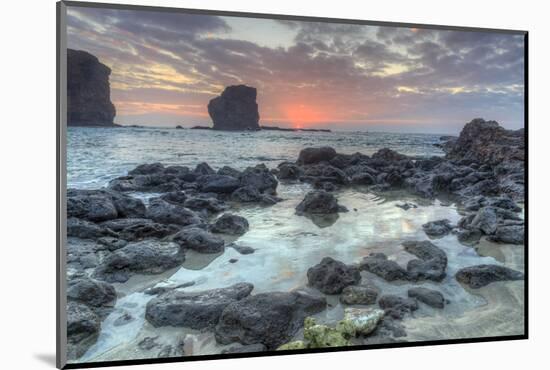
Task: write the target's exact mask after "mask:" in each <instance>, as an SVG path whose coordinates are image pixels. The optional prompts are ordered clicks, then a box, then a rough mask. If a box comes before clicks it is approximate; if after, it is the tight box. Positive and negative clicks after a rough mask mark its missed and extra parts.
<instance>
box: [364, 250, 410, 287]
mask: <svg viewBox="0 0 550 370" xmlns="http://www.w3.org/2000/svg"><path fill="white" fill-rule="evenodd" d="M359 268H360V269H361V270H365V271H368V272H370V273H373V274H375V275H377V276H379V277H381V278H382V279H384V280H386V281H395V280H409V273H408V272H407V270H405V269H404V268H402V267H401V266H399V265H398V264H397V262H395V261H392V260H389V259H388V257H387V256H386V255H385V254H384V253H371V254H369V255H368V256H367V257H365V258H363V261H361V263H360V264H359Z"/></svg>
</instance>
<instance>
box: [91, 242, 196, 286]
mask: <svg viewBox="0 0 550 370" xmlns="http://www.w3.org/2000/svg"><path fill="white" fill-rule="evenodd" d="M184 260H185V255H184V253H183V252H182V251H180V247H179V245H177V244H176V243H168V242H159V241H155V240H143V241H140V242H134V243H128V244H127V245H126V246H124V247H122V248H120V249H118V250H116V251H114V252H113V253H111V254H109V255H108V256H107V257H106V258H105V260H104V261H103V263H102V264H101V266H99V267H98V268H97V269H96V270H95V273H94V276H95V277H96V278H98V279H101V280H105V281H108V282H121V283H123V282H125V281H127V280H128V279H129V278H130V276H131V275H132V274H134V273H140V274H159V273H161V272H164V271H166V270H168V269H171V268H174V267H176V266H179V265H180V264H181V263H182V262H183V261H184Z"/></svg>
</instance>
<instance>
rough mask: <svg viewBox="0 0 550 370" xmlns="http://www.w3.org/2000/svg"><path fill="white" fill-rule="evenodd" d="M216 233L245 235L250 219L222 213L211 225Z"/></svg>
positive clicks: (211, 228) (211, 229)
mask: <svg viewBox="0 0 550 370" xmlns="http://www.w3.org/2000/svg"><path fill="white" fill-rule="evenodd" d="M210 231H212V232H214V233H221V234H229V235H243V234H244V233H246V232H247V231H248V221H247V220H246V218H244V217H241V216H237V215H232V214H229V213H225V214H223V215H221V216H220V217H219V218H218V219H216V221H215V222H214V224H213V225H212V226H211V227H210Z"/></svg>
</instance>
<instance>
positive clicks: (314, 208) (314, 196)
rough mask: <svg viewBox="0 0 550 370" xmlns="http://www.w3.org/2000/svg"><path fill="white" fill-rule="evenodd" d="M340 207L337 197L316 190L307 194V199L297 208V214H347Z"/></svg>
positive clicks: (342, 207) (343, 208)
mask: <svg viewBox="0 0 550 370" xmlns="http://www.w3.org/2000/svg"><path fill="white" fill-rule="evenodd" d="M346 211H347V209H346V207H344V206H340V205H339V204H338V201H337V199H336V197H335V196H334V195H332V194H330V193H328V192H326V191H324V190H314V191H310V192H309V193H307V194H306V196H305V198H304V199H303V200H302V201H301V202H300V204H298V205H297V206H296V214H298V215H303V214H332V213H338V212H346Z"/></svg>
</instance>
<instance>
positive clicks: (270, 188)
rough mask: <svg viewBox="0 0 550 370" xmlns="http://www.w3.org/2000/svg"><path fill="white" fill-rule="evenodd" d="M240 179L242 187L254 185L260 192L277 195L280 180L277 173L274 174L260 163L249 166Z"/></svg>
mask: <svg viewBox="0 0 550 370" xmlns="http://www.w3.org/2000/svg"><path fill="white" fill-rule="evenodd" d="M239 180H240V187H249V186H250V187H253V188H255V189H257V190H258V191H259V192H260V193H265V194H271V195H275V194H276V190H277V186H278V185H279V182H278V181H277V178H275V175H273V174H272V173H271V172H270V171H269V169H268V168H267V167H266V166H265V165H263V164H259V165H257V166H254V167H247V168H246V169H245V170H244V171H243V172H242V173H241V177H240V178H239Z"/></svg>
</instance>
